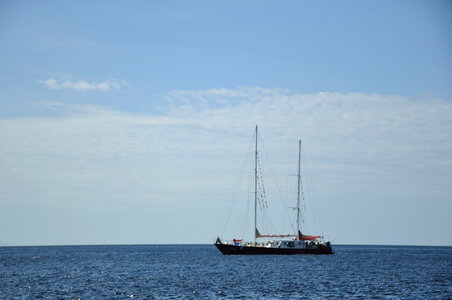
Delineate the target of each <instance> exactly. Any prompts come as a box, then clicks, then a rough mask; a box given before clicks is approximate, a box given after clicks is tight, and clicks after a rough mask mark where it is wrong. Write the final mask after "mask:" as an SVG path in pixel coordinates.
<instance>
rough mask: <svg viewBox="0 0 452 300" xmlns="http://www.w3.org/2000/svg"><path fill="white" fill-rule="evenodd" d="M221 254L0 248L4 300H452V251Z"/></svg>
mask: <svg viewBox="0 0 452 300" xmlns="http://www.w3.org/2000/svg"><path fill="white" fill-rule="evenodd" d="M334 251H335V252H336V253H335V254H334V255H318V256H317V255H294V256H223V255H222V254H221V253H220V252H219V251H218V250H217V249H216V248H215V247H214V246H213V245H108V246H40V247H32V246H30V247H0V298H1V299H130V298H136V299H452V247H415V246H341V245H338V246H334Z"/></svg>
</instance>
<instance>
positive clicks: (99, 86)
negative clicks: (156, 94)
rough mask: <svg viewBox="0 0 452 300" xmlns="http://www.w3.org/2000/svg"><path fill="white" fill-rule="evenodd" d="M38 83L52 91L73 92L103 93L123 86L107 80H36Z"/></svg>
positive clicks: (120, 82)
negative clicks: (65, 90)
mask: <svg viewBox="0 0 452 300" xmlns="http://www.w3.org/2000/svg"><path fill="white" fill-rule="evenodd" d="M38 82H39V83H41V84H42V85H44V86H45V87H47V88H49V89H52V90H63V89H68V90H73V91H103V92H108V91H111V90H118V89H120V88H122V87H123V86H124V85H125V81H123V80H107V81H99V82H95V81H87V80H78V81H71V80H57V79H54V78H48V79H44V80H38Z"/></svg>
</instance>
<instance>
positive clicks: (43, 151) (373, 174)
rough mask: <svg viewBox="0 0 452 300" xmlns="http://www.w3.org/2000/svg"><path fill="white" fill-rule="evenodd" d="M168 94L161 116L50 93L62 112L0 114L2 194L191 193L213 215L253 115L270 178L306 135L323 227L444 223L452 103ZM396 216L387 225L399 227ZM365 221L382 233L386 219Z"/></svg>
mask: <svg viewBox="0 0 452 300" xmlns="http://www.w3.org/2000/svg"><path fill="white" fill-rule="evenodd" d="M165 97H166V99H168V105H167V107H166V110H165V111H163V112H162V113H161V114H159V115H154V114H144V113H143V114H133V113H127V112H123V111H118V110H114V109H111V108H106V107H99V106H92V105H68V104H64V103H60V102H46V103H43V105H45V106H46V107H48V108H49V109H53V110H57V111H58V110H61V112H62V113H61V114H60V115H59V116H58V118H55V117H39V118H38V117H35V118H16V119H11V118H9V119H0V139H1V140H2V143H1V144H0V152H1V156H0V157H1V158H0V168H1V169H2V172H1V174H0V190H2V195H3V197H2V201H49V202H58V203H64V202H70V201H74V202H76V203H77V205H81V203H82V202H83V201H85V200H83V199H87V200H86V201H87V202H89V203H103V204H102V205H107V204H106V203H107V202H108V201H126V202H127V203H130V202H133V201H141V202H142V203H143V205H145V204H144V203H158V202H159V201H163V202H165V201H169V202H172V201H174V202H178V203H188V202H190V203H192V209H193V210H199V211H206V216H205V217H206V219H208V218H210V217H209V216H217V213H218V211H208V209H207V208H206V206H205V204H206V203H212V202H215V203H221V202H226V201H228V200H230V199H229V198H228V197H227V196H226V195H228V194H230V192H231V186H234V185H235V184H236V183H237V178H238V177H240V171H239V170H238V169H240V166H242V165H243V164H244V163H243V161H244V156H245V152H246V149H247V146H248V145H249V143H250V140H251V138H250V137H251V134H252V131H253V128H254V126H255V125H256V124H259V125H260V127H261V128H262V136H263V138H264V142H265V146H266V149H267V150H268V151H269V154H270V158H271V159H274V160H276V163H275V164H273V167H274V172H275V174H276V175H277V176H282V177H283V176H285V175H286V174H287V173H288V169H289V168H290V166H292V164H291V162H292V158H293V159H295V157H296V141H297V140H298V138H301V139H302V140H303V143H304V147H305V150H306V153H307V154H308V156H309V158H310V159H309V162H310V165H311V166H312V169H311V170H312V171H313V174H314V177H315V181H316V184H317V187H320V188H319V190H320V191H321V192H320V193H321V197H322V198H323V199H324V201H325V202H326V203H327V205H328V206H329V208H330V210H331V209H333V213H331V214H330V215H329V219H330V220H331V224H330V226H329V227H330V228H334V227H335V226H334V225H332V224H333V223H335V222H336V223H340V222H339V221H340V220H338V218H342V217H341V216H344V215H347V216H348V217H347V218H349V219H353V218H355V219H359V220H361V221H366V220H373V219H375V216H385V215H387V214H388V212H400V214H408V215H407V216H405V217H404V222H405V224H407V225H406V226H407V228H410V231H409V232H404V234H406V235H407V236H408V238H407V239H409V238H410V232H413V231H418V230H421V229H422V228H419V226H418V225H417V224H418V220H419V219H421V218H425V217H426V215H428V216H429V217H433V216H436V215H437V216H440V217H438V218H437V219H441V220H444V222H443V223H442V225H441V228H450V226H449V225H450V221H447V220H450V218H447V213H446V211H447V210H448V209H449V208H450V201H449V202H448V200H447V199H450V182H451V180H452V179H451V178H452V173H451V168H450V164H451V159H450V157H451V153H452V136H451V135H450V132H452V119H451V117H450V116H451V115H452V102H450V101H448V100H442V99H433V98H418V99H413V98H410V97H403V96H397V95H379V94H359V93H350V94H344V93H315V94H298V93H294V92H291V91H288V90H278V89H264V88H253V87H243V88H237V89H209V90H199V91H173V92H171V93H168V94H166V95H165ZM290 149H293V151H290ZM267 175H268V174H267ZM24 187H26V189H25V188H24ZM268 192H271V191H268ZM376 198H378V199H376ZM213 199H214V200H213ZM427 199H428V200H427ZM370 200H378V201H376V202H375V203H378V205H376V204H372V203H373V202H371V201H370ZM200 201H201V202H202V201H204V202H203V203H204V204H200V203H199V202H200ZM423 201H424V202H423ZM425 201H429V204H427V203H426V202H425ZM339 203H340V205H339ZM434 203H435V204H434ZM99 205H101V204H99ZM156 205H157V204H156ZM164 205H166V204H162V207H164ZM218 205H221V204H218ZM424 205H425V207H429V209H430V211H429V210H425V209H423V207H424ZM353 207H355V208H353ZM356 207H358V208H356ZM435 207H438V208H440V207H442V209H436V208H435ZM351 208H353V209H351ZM371 208H372V209H371ZM434 208H435V209H434ZM212 209H213V208H212ZM407 211H409V212H407ZM358 212H359V213H358ZM212 218H214V217H212ZM182 219H183V218H182ZM364 219H365V220H364ZM395 220H396V219H394V222H393V223H391V221H390V220H387V224H389V225H391V226H397V224H398V222H396V221H395ZM174 222H176V221H174ZM176 223H177V222H176ZM375 224H376V223H375ZM174 225H175V226H179V227H183V224H179V223H177V224H174ZM389 225H388V226H389ZM327 226H328V224H327ZM413 228H415V229H416V230H412V229H413ZM342 229H343V228H342ZM436 229H437V228H433V227H429V228H425V230H428V231H435V230H436ZM344 230H345V229H344ZM347 230H350V232H353V230H355V229H347ZM368 230H369V232H368V233H369V234H378V233H379V232H381V226H376V225H375V228H368ZM355 233H356V234H359V232H355ZM443 233H444V232H443ZM209 234H211V233H210V232H209V233H207V232H206V235H207V236H210V235H209ZM213 234H215V233H213ZM333 234H334V232H333ZM402 235H403V234H402ZM416 238H417V237H416V236H414V235H413V236H412V239H413V242H414V241H415V240H416Z"/></svg>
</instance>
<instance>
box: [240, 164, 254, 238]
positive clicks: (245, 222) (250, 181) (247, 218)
mask: <svg viewBox="0 0 452 300" xmlns="http://www.w3.org/2000/svg"><path fill="white" fill-rule="evenodd" d="M253 173H254V172H253V171H252V170H251V169H250V170H249V172H248V185H247V191H249V190H250V187H251V186H252V185H253V179H252V178H253V177H254V174H253ZM246 194H247V199H246V202H245V203H244V204H245V205H246V209H245V210H244V211H243V213H244V215H243V217H242V220H243V223H242V224H243V226H242V230H243V231H242V235H241V238H242V239H244V238H245V234H246V230H247V229H248V224H249V221H250V219H251V218H250V210H251V204H252V202H253V200H254V199H253V198H254V197H252V196H251V195H252V193H250V192H247V193H246Z"/></svg>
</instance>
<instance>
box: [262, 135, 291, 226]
mask: <svg viewBox="0 0 452 300" xmlns="http://www.w3.org/2000/svg"><path fill="white" fill-rule="evenodd" d="M261 143H262V148H263V149H264V152H265V156H266V158H267V161H268V164H269V166H270V171H271V173H272V175H273V179H274V182H275V184H276V189H277V190H278V193H279V197H280V199H281V200H282V202H283V205H284V208H285V209H284V212H285V214H286V217H287V220H290V216H289V213H288V212H287V202H286V200H285V199H284V197H283V195H282V193H281V188H280V187H279V184H278V181H277V180H276V175H275V172H274V171H273V167H272V165H271V163H270V158H269V157H268V151H267V148H266V147H265V143H264V141H263V139H262V138H261ZM290 226H291V227H292V230H293V231H294V232H296V230H295V227H294V225H293V223H292V222H290Z"/></svg>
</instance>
